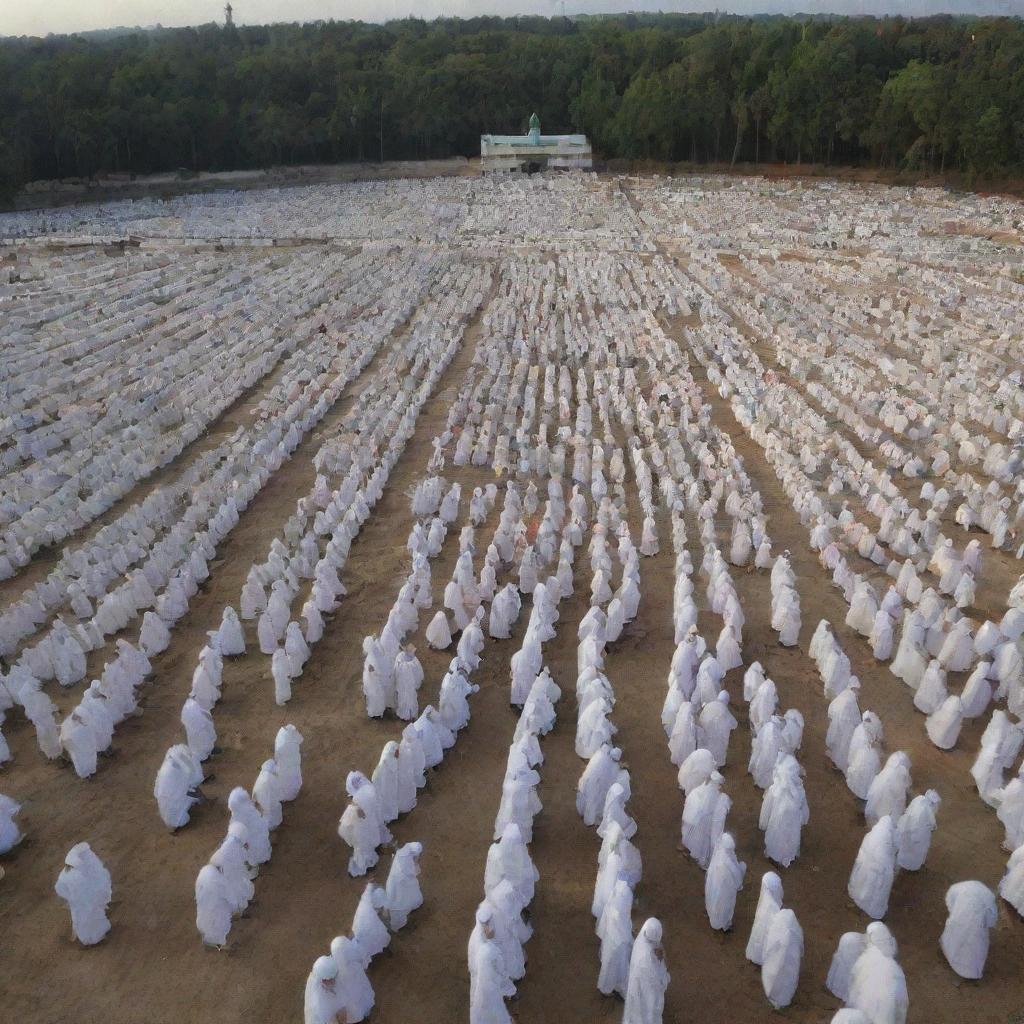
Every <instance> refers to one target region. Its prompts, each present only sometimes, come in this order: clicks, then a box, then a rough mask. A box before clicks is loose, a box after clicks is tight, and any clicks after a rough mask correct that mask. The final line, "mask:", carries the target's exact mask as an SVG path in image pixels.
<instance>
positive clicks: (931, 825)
mask: <svg viewBox="0 0 1024 1024" xmlns="http://www.w3.org/2000/svg"><path fill="white" fill-rule="evenodd" d="M941 802H942V799H941V797H940V796H939V794H938V793H936V792H935V790H934V789H929V790H927V792H924V793H921V794H920V795H919V796H915V797H914V799H913V800H911V801H910V804H909V806H908V807H907V809H906V810H905V811H904V812H903V814H902V815H900V819H899V821H898V822H897V823H896V842H897V844H898V846H899V853H898V854H897V856H896V863H897V864H898V865H899V867H901V868H902V869H903V870H904V871H919V870H920V869H921V868H922V867H923V866H924V862H925V859H926V858H927V856H928V850H929V849H930V847H931V843H932V833H933V832H934V831H935V829H936V828H937V827H938V824H937V814H938V810H939V804H941Z"/></svg>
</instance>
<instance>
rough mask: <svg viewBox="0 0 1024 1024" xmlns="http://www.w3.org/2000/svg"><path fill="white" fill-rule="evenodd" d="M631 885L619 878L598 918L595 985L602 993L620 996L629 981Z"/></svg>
mask: <svg viewBox="0 0 1024 1024" xmlns="http://www.w3.org/2000/svg"><path fill="white" fill-rule="evenodd" d="M632 908H633V889H632V887H631V886H630V884H629V882H627V881H626V880H625V879H624V878H620V879H619V880H618V881H617V882H616V883H615V886H614V887H613V889H612V893H611V896H610V897H609V899H608V901H607V903H606V904H605V907H604V911H603V912H602V914H601V917H600V919H599V921H598V922H597V937H598V939H599V940H600V942H601V966H600V970H599V971H598V976H597V989H598V991H599V992H601V993H602V994H603V995H606V996H610V995H612V994H613V993H618V995H620V996H622V997H623V999H624V998H625V997H626V988H627V986H628V983H629V960H630V957H631V956H632V953H633V922H632Z"/></svg>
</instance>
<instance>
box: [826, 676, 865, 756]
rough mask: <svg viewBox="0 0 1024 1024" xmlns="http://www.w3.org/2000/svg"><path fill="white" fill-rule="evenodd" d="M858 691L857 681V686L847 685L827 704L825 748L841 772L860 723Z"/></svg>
mask: <svg viewBox="0 0 1024 1024" xmlns="http://www.w3.org/2000/svg"><path fill="white" fill-rule="evenodd" d="M859 691H860V684H859V683H858V685H857V686H848V687H847V688H846V689H845V690H843V691H842V693H840V694H839V695H838V696H837V697H835V698H834V699H833V700H832V701H831V703H830V704H829V706H828V732H827V733H826V734H825V749H826V750H827V751H828V756H829V759H830V760H831V761H832V763H833V764H834V765H835V766H836V767H837V768H838V769H839V770H840V771H841V772H843V773H845V772H846V768H847V765H848V764H849V751H850V741H851V740H852V739H853V734H854V732H855V731H856V729H857V726H858V725H860V723H861V711H860V707H859V705H858V703H857V697H858V695H859Z"/></svg>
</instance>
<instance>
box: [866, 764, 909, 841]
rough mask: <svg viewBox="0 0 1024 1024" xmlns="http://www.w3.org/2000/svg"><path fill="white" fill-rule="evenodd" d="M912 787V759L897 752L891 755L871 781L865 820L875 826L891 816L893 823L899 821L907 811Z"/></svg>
mask: <svg viewBox="0 0 1024 1024" xmlns="http://www.w3.org/2000/svg"><path fill="white" fill-rule="evenodd" d="M910 786H911V778H910V758H909V756H908V755H907V754H906V753H904V752H903V751H902V750H897V751H896V752H895V753H894V754H890V755H889V759H888V760H887V761H886V762H885V766H884V767H883V768H882V770H881V771H880V772H879V773H878V774H877V775H876V776H875V777H874V779H872V780H871V785H870V786H869V787H868V792H867V797H866V799H865V804H864V820H865V821H866V822H867V823H868V824H869V825H874V824H875V822H877V821H878V819H879V818H882V817H884V816H885V815H889V816H890V817H891V818H892V820H893V821H899V819H900V816H901V815H902V814H903V812H904V810H906V806H907V793H908V792H909V791H910Z"/></svg>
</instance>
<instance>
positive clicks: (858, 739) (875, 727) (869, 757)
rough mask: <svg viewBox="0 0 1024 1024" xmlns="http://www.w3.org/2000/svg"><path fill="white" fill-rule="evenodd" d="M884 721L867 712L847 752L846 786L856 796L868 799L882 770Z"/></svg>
mask: <svg viewBox="0 0 1024 1024" xmlns="http://www.w3.org/2000/svg"><path fill="white" fill-rule="evenodd" d="M881 748H882V721H881V719H880V718H879V717H878V715H876V714H875V713H874V712H873V711H865V712H864V714H863V715H862V716H861V722H860V725H858V726H857V728H856V729H854V731H853V736H852V737H851V738H850V746H849V750H848V751H847V764H846V784H847V786H849V788H850V792H852V793H853V795H854V796H857V797H860V799H861V800H864V799H866V798H867V795H868V790H869V789H870V788H871V783H872V781H873V780H874V778H875V776H876V775H877V774H878V772H879V769H880V768H881V760H882V759H881V754H880V751H881Z"/></svg>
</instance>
